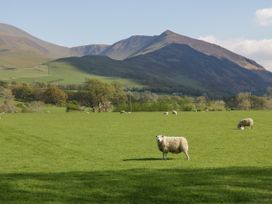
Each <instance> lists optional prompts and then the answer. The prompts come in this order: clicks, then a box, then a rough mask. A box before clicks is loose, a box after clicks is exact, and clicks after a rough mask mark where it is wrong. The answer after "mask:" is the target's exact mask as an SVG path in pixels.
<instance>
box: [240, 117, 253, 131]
mask: <svg viewBox="0 0 272 204" xmlns="http://www.w3.org/2000/svg"><path fill="white" fill-rule="evenodd" d="M253 124H254V123H253V119H252V118H244V119H242V120H240V121H239V123H238V125H237V128H238V129H241V130H243V129H244V128H245V127H246V126H248V127H250V128H253Z"/></svg>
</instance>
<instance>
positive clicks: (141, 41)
mask: <svg viewBox="0 0 272 204" xmlns="http://www.w3.org/2000/svg"><path fill="white" fill-rule="evenodd" d="M173 43H175V44H182V45H188V46H190V47H191V48H193V49H195V50H197V51H199V52H201V53H204V54H207V55H211V56H215V57H217V58H225V59H228V60H230V61H232V62H234V63H236V64H238V65H240V66H241V67H244V68H246V69H251V70H264V68H263V67H262V66H261V65H259V64H257V63H256V62H254V61H253V60H250V59H247V58H245V57H243V56H241V55H238V54H236V53H233V52H231V51H229V50H227V49H225V48H222V47H220V46H218V45H215V44H211V43H208V42H205V41H201V40H197V39H193V38H190V37H186V36H183V35H180V34H177V33H174V32H172V31H170V30H166V31H165V32H163V33H162V34H160V35H157V36H132V37H130V38H128V39H125V40H121V41H119V42H117V43H115V44H113V45H111V46H109V47H108V48H107V49H106V50H105V51H103V52H101V53H100V54H101V55H106V56H108V57H110V58H112V59H117V60H122V59H126V58H129V57H134V56H138V55H144V54H147V53H150V52H154V51H156V50H159V49H161V48H163V47H164V46H167V45H170V44H173Z"/></svg>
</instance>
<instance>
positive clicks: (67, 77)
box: [0, 24, 272, 96]
mask: <svg viewBox="0 0 272 204" xmlns="http://www.w3.org/2000/svg"><path fill="white" fill-rule="evenodd" d="M58 58H60V59H58ZM56 59H57V60H56ZM19 68H27V69H19ZM86 77H102V78H103V79H109V80H111V79H117V80H123V82H124V83H127V82H128V83H130V84H131V85H134V84H135V85H136V86H138V85H139V86H145V87H146V88H148V89H151V90H155V91H160V92H168V93H173V92H178V93H181V94H189V95H202V94H207V95H210V96H228V95H232V94H236V93H238V92H241V91H250V92H253V93H255V94H261V93H263V92H264V91H265V89H266V88H267V87H268V86H272V73H271V72H268V71H266V70H265V69H264V68H263V67H262V66H261V65H259V64H257V63H256V62H255V61H253V60H250V59H248V58H245V57H243V56H241V55H238V54H236V53H233V52H231V51H229V50H227V49H225V48H222V47H220V46H218V45H215V44H211V43H207V42H204V41H201V40H197V39H193V38H190V37H187V36H183V35H180V34H177V33H174V32H172V31H170V30H167V31H165V32H163V33H162V34H160V35H155V36H143V35H135V36H131V37H129V38H127V39H124V40H121V41H118V42H116V43H114V44H113V45H96V44H94V45H86V46H78V47H73V48H68V47H63V46H59V45H55V44H52V43H49V42H46V41H43V40H40V39H38V38H36V37H34V36H32V35H30V34H28V33H26V32H24V31H23V30H20V29H18V28H16V27H13V26H10V25H7V24H0V79H1V80H20V81H24V80H26V81H28V82H29V81H33V80H35V81H39V80H40V81H49V82H59V83H61V82H68V83H80V82H83V81H84V79H85V78H86Z"/></svg>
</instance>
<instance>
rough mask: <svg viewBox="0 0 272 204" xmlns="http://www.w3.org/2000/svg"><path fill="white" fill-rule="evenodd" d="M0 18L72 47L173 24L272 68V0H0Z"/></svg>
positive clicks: (160, 29)
mask: <svg viewBox="0 0 272 204" xmlns="http://www.w3.org/2000/svg"><path fill="white" fill-rule="evenodd" d="M0 22H1V23H7V24H11V25H13V26H16V27H18V28H21V29H23V30H25V31H26V32H28V33H31V34H32V35H34V36H36V37H38V38H40V39H43V40H46V41H49V42H52V43H56V44H59V45H63V46H68V47H72V46H79V45H86V44H101V43H102V44H112V43H114V42H116V41H119V40H121V39H124V38H128V37H129V36H131V35H158V34H160V33H162V32H163V31H165V30H167V29H169V30H172V31H174V32H177V33H180V34H183V35H187V36H190V37H193V38H197V39H202V40H206V41H209V42H212V43H216V44H219V45H221V46H223V47H226V48H227V49H230V50H232V51H234V52H237V53H239V54H242V55H244V56H246V57H249V58H252V59H254V60H256V61H257V62H258V63H260V64H262V65H263V66H265V67H266V68H267V69H270V70H272V0H225V1H219V0H137V1H136V0H134V1H132V0H114V1H113V0H76V1H75V0H74V1H73V0H46V1H41V0H19V1H18V0H0Z"/></svg>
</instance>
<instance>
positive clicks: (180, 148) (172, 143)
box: [156, 135, 190, 160]
mask: <svg viewBox="0 0 272 204" xmlns="http://www.w3.org/2000/svg"><path fill="white" fill-rule="evenodd" d="M156 139H157V143H158V148H159V150H160V151H161V152H162V153H163V157H162V159H163V160H167V153H168V152H171V153H176V154H178V153H180V152H184V154H185V155H186V159H187V160H189V159H190V157H189V154H188V150H189V146H188V142H187V139H186V138H185V137H168V136H164V135H158V136H156Z"/></svg>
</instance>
